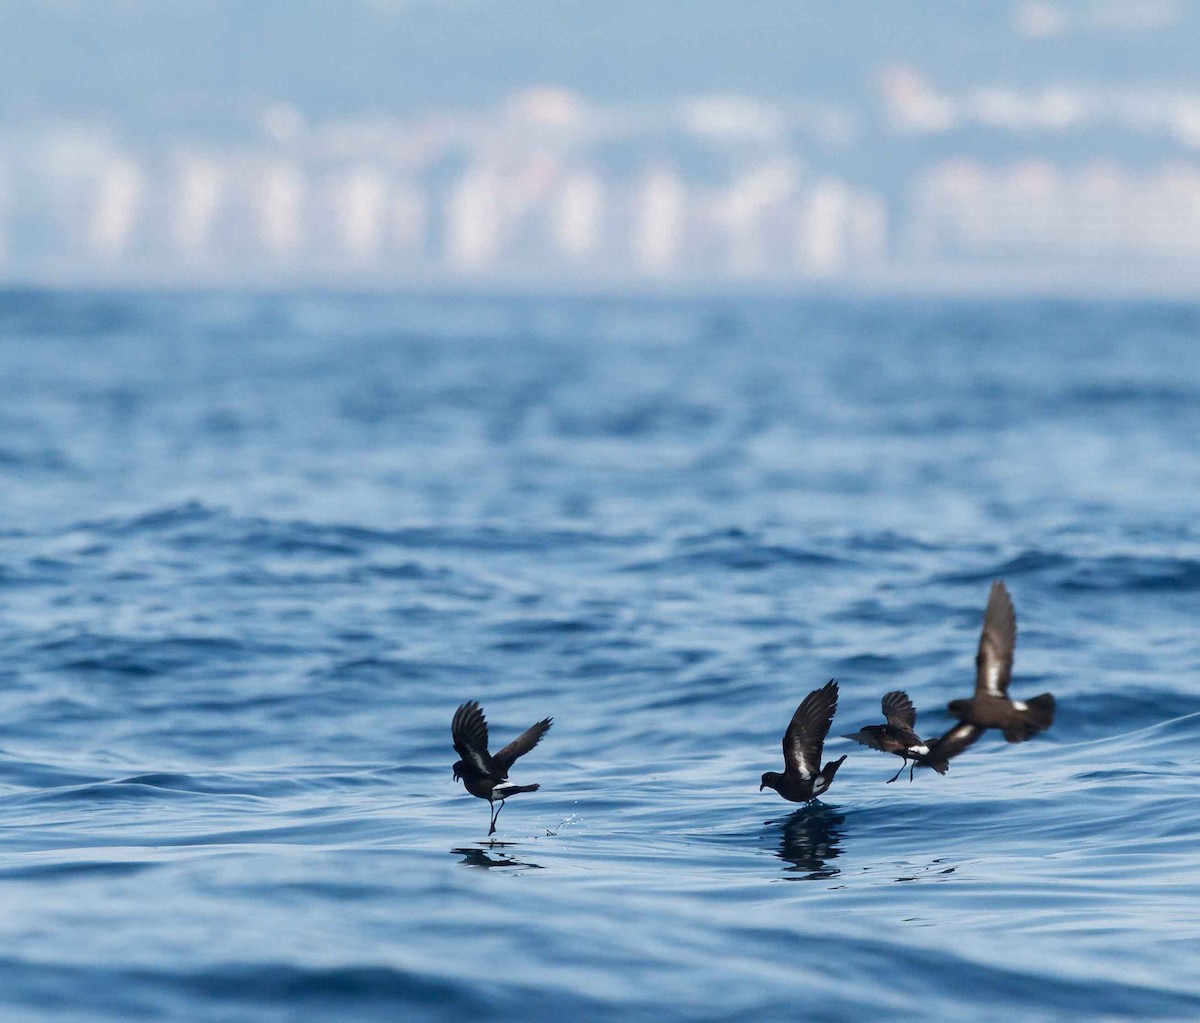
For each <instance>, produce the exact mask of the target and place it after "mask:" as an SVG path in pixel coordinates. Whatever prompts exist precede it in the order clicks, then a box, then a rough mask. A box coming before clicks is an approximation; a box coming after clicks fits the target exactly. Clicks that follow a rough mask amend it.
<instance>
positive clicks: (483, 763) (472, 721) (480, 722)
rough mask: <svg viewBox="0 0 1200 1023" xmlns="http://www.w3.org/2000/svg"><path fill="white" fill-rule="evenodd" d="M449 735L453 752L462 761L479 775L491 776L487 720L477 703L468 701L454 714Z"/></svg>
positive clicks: (491, 766) (491, 767)
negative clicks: (452, 742) (452, 740)
mask: <svg viewBox="0 0 1200 1023" xmlns="http://www.w3.org/2000/svg"><path fill="white" fill-rule="evenodd" d="M450 734H451V736H453V738H454V751H455V752H456V753H457V754H458V755H459V756H460V757H462V758H463V760H465V761H466V762H467V763H468V764H470V765H471V766H472V767H474V768H475V770H477V771H478V772H479V773H480V774H485V775H490V774H492V771H493V765H492V758H491V757H490V756H488V726H487V718H485V717H484V716H483V708H482V707H480V706H479V704H478V703H476V702H475V701H474V700H468V701H467V702H466V703H464V704H463V705H462V706H461V707H459V708H458V710H456V711H455V712H454V720H453V722H451V724H450ZM500 777H501V778H503V777H504V775H503V774H501V775H500Z"/></svg>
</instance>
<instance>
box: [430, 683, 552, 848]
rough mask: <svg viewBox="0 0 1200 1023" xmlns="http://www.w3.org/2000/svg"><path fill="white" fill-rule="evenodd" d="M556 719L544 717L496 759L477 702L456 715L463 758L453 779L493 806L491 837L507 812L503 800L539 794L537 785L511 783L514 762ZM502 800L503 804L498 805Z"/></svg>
mask: <svg viewBox="0 0 1200 1023" xmlns="http://www.w3.org/2000/svg"><path fill="white" fill-rule="evenodd" d="M553 723H554V719H553V718H543V719H542V720H541V721H539V722H538V723H537V724H536V725H532V726H531V727H529V728H527V729H526V730H525V731H524V732H522V733H521V734H520V735H518V736H517V737H516V738H515V739H513V741H512V742H510V743H509V744H508V745H507V746H505V747H504V749H502V750H500V752H499V753H497V754H496V755H495V756H492V755H491V754H490V753H488V726H487V719H486V718H485V717H484V716H483V709H482V708H481V707H480V706H479V704H478V703H477V702H476V701H474V700H468V701H467V702H466V703H464V704H463V705H462V706H461V707H459V708H458V710H456V711H455V712H454V721H453V723H452V724H451V726H450V733H451V735H452V736H453V737H454V751H455V752H456V753H457V754H458V755H459V756H460V757H462V759H461V760H460V761H458V763H456V764H455V765H454V780H455V781H461V782H462V783H463V784H464V785H465V786H466V787H467V791H468V792H469V793H471V795H473V796H478V797H479V798H480V799H486V800H487V801H488V805H489V806H491V807H492V819H491V825H490V826H489V828H488V835H489V836H491V835H494V834H495V833H496V818H497V817H499V816H500V811H501V810H503V809H504V801H505V800H506V799H508V797H509V796H515V795H516V794H517V793H518V792H536V791H537V790H538V789H539V788H540V786H538V785H514V784H513V783H512V782H510V781H509V780H508V772H509V770H510V769H511V768H512V765H513V762H514V761H515V760H516V759H517V758H518V757H522V756H524V755H525V754H526V753H528V752H529V751H530V750H531V749H533V747H534V746H536V745H537V744H538V743H539V742H541V741H542V736H543V735H545V734H546V732H547V731H549V730H550V725H551V724H553ZM497 801H499V803H500V805H499V806H496V805H495V804H496V802H497Z"/></svg>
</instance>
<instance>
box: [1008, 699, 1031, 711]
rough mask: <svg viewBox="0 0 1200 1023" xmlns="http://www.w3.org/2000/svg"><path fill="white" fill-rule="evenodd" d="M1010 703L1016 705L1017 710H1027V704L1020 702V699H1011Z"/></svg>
mask: <svg viewBox="0 0 1200 1023" xmlns="http://www.w3.org/2000/svg"><path fill="white" fill-rule="evenodd" d="M1012 705H1013V706H1014V707H1016V708H1017V710H1029V704H1027V703H1022V702H1021V701H1020V700H1013V702H1012Z"/></svg>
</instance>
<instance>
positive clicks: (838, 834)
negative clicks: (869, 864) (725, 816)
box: [768, 803, 846, 881]
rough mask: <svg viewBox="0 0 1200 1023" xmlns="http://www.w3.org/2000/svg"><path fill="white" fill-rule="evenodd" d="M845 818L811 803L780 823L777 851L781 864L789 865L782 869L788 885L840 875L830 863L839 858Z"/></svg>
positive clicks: (831, 809) (771, 822)
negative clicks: (792, 882) (784, 861)
mask: <svg viewBox="0 0 1200 1023" xmlns="http://www.w3.org/2000/svg"><path fill="white" fill-rule="evenodd" d="M845 821H846V815H845V814H844V813H840V812H838V811H837V810H835V809H833V808H832V807H829V806H824V805H822V804H820V803H814V804H811V805H809V806H805V807H803V808H801V809H799V810H797V811H796V812H795V813H792V814H789V815H788V816H787V817H785V818H783V819H782V821H770V822H768V823H770V824H780V823H782V825H783V829H782V833H781V835H780V842H779V851H778V852H777V853H776V854H775V855H776V856H778V857H779V858H780V859H781V860H786V861H787V862H788V863H790V864H792V865H791V866H790V867H787V868H785V869H786V872H787V874H788V875H789V876H788V878H787V880H789V881H818V880H821V879H822V878H827V877H836V876H837V875H838V874H839V873H840V871H839V870H838V868H837V867H833V866H830V865H829V864H830V861H832V860H835V859H837V858H838V857H839V856H840V855H841V854H842V850H841V847H840V845H841V841H842V836H843V834H844V831H843V829H842V825H843V824H844V823H845Z"/></svg>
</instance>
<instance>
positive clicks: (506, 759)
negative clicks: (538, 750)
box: [492, 718, 554, 778]
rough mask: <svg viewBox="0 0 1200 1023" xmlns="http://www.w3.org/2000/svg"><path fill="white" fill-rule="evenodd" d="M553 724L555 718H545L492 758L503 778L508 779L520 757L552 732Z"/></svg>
mask: <svg viewBox="0 0 1200 1023" xmlns="http://www.w3.org/2000/svg"><path fill="white" fill-rule="evenodd" d="M552 724H554V718H543V719H542V720H541V721H539V722H538V723H537V724H536V725H530V726H529V727H528V728H527V729H525V731H523V732H522V733H521V734H520V735H518V736H517V737H516V738H515V739H513V741H512V742H510V743H509V744H508V745H507V746H505V747H504V748H503V749H502V750H500V752H499V753H497V754H496V755H495V756H493V757H492V764H493V765H494V767H495V769H496V770H497V771H499V772H500V776H501V777H502V778H506V777H508V772H509V771H510V770H511V769H512V765H513V762H514V761H516V759H517V758H518V757H523V756H524V755H525V754H526V753H528V752H529V751H530V750H531V749H533V747H534V746H536V745H537V744H538V743H539V742H541V741H542V736H543V735H545V734H546V733H547V732H548V731H550V726H551V725H552Z"/></svg>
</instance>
